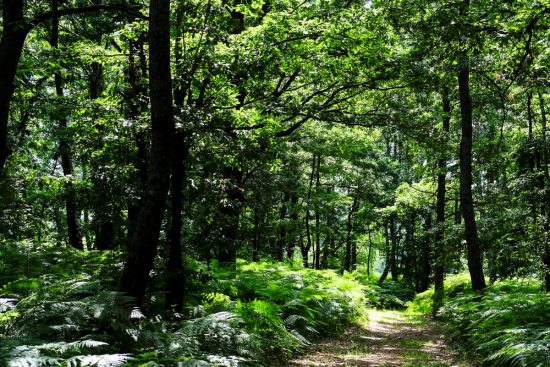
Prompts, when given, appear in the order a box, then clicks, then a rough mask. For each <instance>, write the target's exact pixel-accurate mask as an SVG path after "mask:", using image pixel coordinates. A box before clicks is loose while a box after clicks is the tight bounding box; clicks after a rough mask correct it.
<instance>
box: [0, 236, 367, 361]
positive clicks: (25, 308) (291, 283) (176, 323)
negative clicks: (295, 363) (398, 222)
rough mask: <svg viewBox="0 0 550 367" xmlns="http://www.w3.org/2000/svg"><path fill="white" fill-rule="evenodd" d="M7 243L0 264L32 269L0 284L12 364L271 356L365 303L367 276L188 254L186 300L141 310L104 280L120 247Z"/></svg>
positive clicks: (285, 354)
mask: <svg viewBox="0 0 550 367" xmlns="http://www.w3.org/2000/svg"><path fill="white" fill-rule="evenodd" d="M8 249H9V251H11V252H8V251H2V256H9V257H10V258H11V259H13V260H14V261H13V262H12V263H11V264H6V266H8V265H9V266H10V269H5V270H6V271H9V272H10V273H15V270H19V271H22V272H23V273H24V272H25V270H26V269H28V270H29V271H30V273H29V277H25V278H20V279H15V280H12V281H7V282H6V283H5V285H4V286H3V288H2V290H1V291H0V306H1V309H0V316H1V317H0V336H1V337H2V341H3V342H2V347H1V348H0V364H2V365H7V366H10V367H15V366H42V365H65V364H67V365H70V366H72V365H75V366H76V365H82V366H88V365H98V366H104V365H105V366H107V365H109V366H110V365H118V364H121V363H124V364H125V365H128V366H155V365H166V366H176V365H177V363H178V362H185V363H183V365H184V366H186V365H189V366H191V365H201V366H202V365H205V366H206V365H213V366H214V365H226V364H230V361H233V362H231V363H238V364H239V365H252V366H259V365H264V366H271V365H273V364H274V363H280V362H282V361H284V360H286V359H287V358H289V357H290V356H291V355H292V354H295V353H297V352H300V351H302V350H303V348H304V347H305V346H307V345H309V343H310V342H311V341H313V340H315V339H316V338H320V337H323V336H328V335H337V334H338V333H340V332H342V331H344V330H345V328H346V327H347V325H349V324H350V323H352V322H354V321H355V320H357V319H359V318H362V317H363V316H364V312H365V309H366V307H367V306H368V305H369V302H368V300H367V298H366V296H365V295H366V294H368V293H369V292H366V287H365V286H363V285H361V284H359V283H358V282H357V281H355V280H354V279H353V278H352V277H351V276H349V275H348V276H345V277H342V276H340V275H337V274H336V273H335V272H334V271H332V270H322V271H320V270H313V269H302V268H301V266H300V265H298V266H294V267H293V266H291V265H289V264H284V263H276V262H261V263H246V262H242V261H239V264H238V266H237V269H235V270H233V271H230V270H227V269H224V268H219V267H218V266H216V265H215V264H212V266H211V267H210V268H207V267H205V266H204V265H202V264H200V263H198V262H196V261H191V260H190V263H189V264H188V266H187V269H188V272H187V274H186V278H187V279H188V282H189V286H188V288H189V289H190V292H189V293H188V295H187V297H188V299H187V304H188V305H189V306H188V307H187V309H186V310H185V311H184V312H183V313H182V314H172V313H166V312H164V310H163V309H162V308H161V309H156V308H155V307H156V305H154V304H151V305H150V307H151V309H149V310H148V312H147V316H145V315H144V314H143V313H142V312H141V311H140V310H139V309H137V308H135V306H133V303H132V298H130V297H127V296H124V295H123V294H121V293H117V292H113V291H111V290H110V289H112V287H113V283H114V282H115V281H116V276H117V275H118V273H119V270H117V266H118V265H119V264H120V254H116V253H111V252H91V251H87V252H82V251H78V250H73V249H70V248H68V249H60V248H59V247H57V246H52V245H49V246H46V245H44V246H42V247H40V248H34V247H27V248H26V249H27V251H28V252H18V251H19V250H20V249H21V246H17V245H14V246H12V247H8ZM59 259H64V260H66V261H67V263H64V264H60V263H59ZM70 263H73V264H74V265H75V266H74V267H70V266H68V264H70ZM39 274H40V275H39ZM191 290H192V291H191ZM15 300H18V302H17V305H15V304H14V303H15V302H14V301H15Z"/></svg>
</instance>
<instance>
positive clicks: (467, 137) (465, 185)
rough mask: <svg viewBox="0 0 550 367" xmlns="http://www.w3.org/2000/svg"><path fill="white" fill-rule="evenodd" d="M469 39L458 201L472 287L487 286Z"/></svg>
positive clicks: (462, 70)
mask: <svg viewBox="0 0 550 367" xmlns="http://www.w3.org/2000/svg"><path fill="white" fill-rule="evenodd" d="M469 6H470V1H469V0H464V1H463V3H462V6H461V8H460V13H461V16H462V17H466V16H467V15H468V12H469ZM468 44H469V40H468V37H465V38H464V40H463V44H462V45H461V47H462V50H461V57H460V60H459V63H458V90H459V94H460V113H461V126H462V134H461V139H460V204H461V207H462V217H463V218H464V236H465V238H466V245H467V250H468V251H467V252H468V270H469V271H470V278H471V280H472V289H473V290H474V291H480V290H483V289H484V288H485V287H486V284H485V277H484V274H483V255H482V252H481V246H480V243H479V236H478V233H477V224H476V216H475V211H474V199H473V195H472V140H473V118H472V109H473V107H472V96H471V95H470V58H469V57H468V53H469V51H470V50H469V47H468Z"/></svg>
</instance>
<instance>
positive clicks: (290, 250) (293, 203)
mask: <svg viewBox="0 0 550 367" xmlns="http://www.w3.org/2000/svg"><path fill="white" fill-rule="evenodd" d="M297 204H298V196H297V195H296V194H295V193H292V194H291V195H290V225H291V226H292V227H291V236H290V241H288V244H287V248H286V256H287V258H288V259H289V260H290V259H292V256H294V249H295V247H296V238H297V233H296V232H297V229H298V228H299V227H300V226H299V225H298V208H297Z"/></svg>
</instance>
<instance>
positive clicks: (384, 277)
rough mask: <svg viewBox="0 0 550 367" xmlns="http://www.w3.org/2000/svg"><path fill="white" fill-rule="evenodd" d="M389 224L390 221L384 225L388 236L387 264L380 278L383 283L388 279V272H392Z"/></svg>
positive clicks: (385, 235)
mask: <svg viewBox="0 0 550 367" xmlns="http://www.w3.org/2000/svg"><path fill="white" fill-rule="evenodd" d="M388 226H389V223H388V224H387V225H386V226H384V237H385V238H386V265H385V266H384V270H383V271H382V275H381V276H380V279H378V283H380V284H382V283H384V282H385V281H386V278H387V277H388V273H389V272H390V267H391V254H390V252H391V248H390V246H391V245H390V236H389V233H388Z"/></svg>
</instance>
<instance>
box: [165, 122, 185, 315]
mask: <svg viewBox="0 0 550 367" xmlns="http://www.w3.org/2000/svg"><path fill="white" fill-rule="evenodd" d="M188 152H189V144H188V142H187V140H186V138H185V137H184V136H183V134H181V133H180V134H176V135H175V138H174V152H173V161H172V177H171V182H170V204H171V205H170V207H171V218H172V220H171V223H170V232H169V233H168V237H169V240H170V250H169V253H168V261H167V262H166V272H167V274H166V298H165V306H166V308H172V309H174V310H175V311H177V312H181V311H182V308H183V297H184V292H185V273H184V267H183V250H182V244H181V229H182V224H183V222H182V211H183V188H184V182H185V176H186V169H185V161H186V158H187V154H188Z"/></svg>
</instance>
